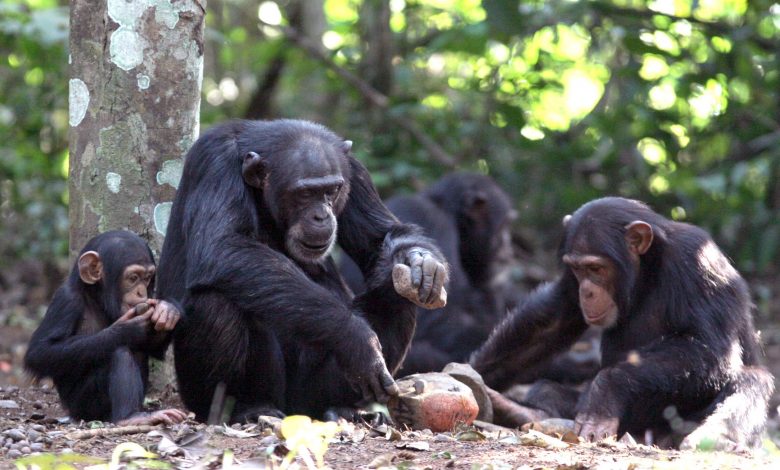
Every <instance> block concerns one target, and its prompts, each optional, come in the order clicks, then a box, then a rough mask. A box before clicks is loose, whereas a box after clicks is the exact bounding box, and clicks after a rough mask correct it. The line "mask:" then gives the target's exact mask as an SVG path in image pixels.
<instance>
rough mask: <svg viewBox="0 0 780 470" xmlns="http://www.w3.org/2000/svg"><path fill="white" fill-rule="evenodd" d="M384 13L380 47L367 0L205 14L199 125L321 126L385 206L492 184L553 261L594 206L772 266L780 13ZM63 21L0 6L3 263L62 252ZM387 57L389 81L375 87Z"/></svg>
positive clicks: (603, 1)
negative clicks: (348, 150) (459, 175)
mask: <svg viewBox="0 0 780 470" xmlns="http://www.w3.org/2000/svg"><path fill="white" fill-rule="evenodd" d="M383 3H385V2H372V4H373V5H377V4H383ZM386 3H387V5H388V6H389V10H390V12H389V27H388V31H389V36H388V35H385V36H382V35H381V34H372V28H376V26H375V25H374V26H372V22H371V21H370V20H371V19H372V16H371V15H372V13H370V12H371V10H370V9H367V8H366V5H364V2H363V1H360V0H326V1H324V9H323V11H324V17H318V16H317V15H313V14H312V13H311V12H312V11H313V10H307V9H306V8H303V9H301V5H308V6H309V7H311V6H312V5H315V6H316V5H317V3H316V2H305V1H299V0H289V1H284V2H282V1H278V2H274V1H270V0H266V1H262V2H260V3H259V4H258V3H257V2H252V1H249V0H230V1H227V0H214V1H210V2H209V5H208V8H209V14H208V16H207V26H208V28H207V35H206V36H207V41H206V48H205V50H206V60H205V63H206V70H205V73H204V89H203V93H204V100H203V105H202V120H203V127H208V126H209V125H210V124H212V123H215V122H218V121H221V120H223V119H226V118H230V117H242V116H245V115H247V114H248V113H251V114H252V115H260V116H264V117H281V116H285V117H302V118H310V119H315V120H318V121H321V122H323V123H325V124H326V125H328V126H329V127H331V128H333V129H335V130H336V131H338V132H340V133H341V134H343V135H345V136H348V137H349V138H350V139H352V140H354V141H355V147H354V149H355V152H356V154H357V155H358V157H359V158H361V159H362V160H363V161H364V162H365V163H366V164H367V165H368V166H369V169H370V170H371V172H372V175H373V176H374V178H375V182H376V183H377V185H378V186H379V188H380V190H381V191H382V193H383V194H384V195H389V194H390V193H393V192H397V191H408V190H413V189H416V188H418V187H420V186H421V185H423V184H425V183H427V182H428V181H430V180H432V179H434V178H436V177H438V176H440V175H441V174H442V173H444V172H446V171H449V170H451V169H456V168H457V169H468V170H475V171H481V172H483V173H488V174H491V175H492V176H494V177H495V178H496V179H497V180H499V182H500V183H502V185H503V186H504V187H506V188H507V189H508V190H509V191H510V192H511V193H512V194H513V196H514V198H515V201H516V204H517V207H518V209H519V210H520V214H521V219H520V221H519V223H520V224H522V225H523V227H528V228H530V230H532V232H526V233H531V234H532V235H534V239H535V241H536V240H538V244H539V245H540V246H543V247H545V248H552V245H553V243H555V240H556V239H557V237H556V236H555V234H556V233H557V231H558V229H559V221H560V218H561V216H562V215H564V214H565V213H567V212H570V211H572V210H574V209H576V208H577V207H578V206H579V205H581V204H582V203H584V202H585V201H587V200H589V199H591V198H594V197H599V196H602V195H607V194H617V195H623V196H629V197H634V198H639V199H643V200H646V201H648V202H650V203H651V204H652V205H653V206H654V207H655V208H656V209H657V210H659V211H660V212H662V213H663V214H665V215H667V216H670V217H674V218H675V219H678V220H685V221H690V222H694V223H697V224H700V225H703V226H704V227H706V228H707V229H709V230H710V231H711V232H712V233H713V235H714V236H715V238H716V239H717V241H718V242H719V243H720V244H721V245H722V246H723V247H724V248H725V250H726V251H727V252H728V253H729V254H730V255H731V256H732V257H733V258H734V259H735V260H736V261H737V263H738V265H739V267H740V269H742V270H743V271H745V272H746V273H748V274H772V273H775V272H776V269H777V263H774V262H773V261H774V260H776V259H777V256H778V253H777V250H778V245H780V131H779V130H778V129H780V113H778V109H780V53H778V51H780V8H778V6H777V4H776V2H774V1H773V0H757V1H751V2H747V1H745V0H720V1H709V2H693V1H683V0H675V1H671V2H657V1H644V0H639V1H630V2H629V1H626V0H595V1H570V0H553V1H540V0H527V1H519V0H484V1H482V2H480V1H478V0H458V1H442V0H405V1H404V0H392V1H390V0H388V2H386ZM29 5H34V6H29ZM55 7H56V4H55V2H53V1H43V0H41V1H38V2H35V3H33V4H30V3H28V5H27V6H25V7H22V6H21V4H19V3H10V4H9V3H4V4H3V5H2V7H0V8H2V9H3V14H2V15H0V18H2V20H1V21H0V33H1V34H2V36H0V41H2V42H0V48H2V49H3V52H4V53H5V54H0V57H6V56H7V60H6V61H5V62H3V63H2V64H0V86H1V87H2V89H1V90H0V91H2V93H3V96H4V100H3V104H2V105H0V129H2V130H3V133H4V134H7V137H6V138H3V139H2V140H1V141H0V145H2V146H3V148H2V151H3V154H4V156H5V157H4V158H3V160H2V161H1V162H0V180H2V181H3V186H2V188H3V211H4V212H3V214H4V218H3V219H2V220H3V224H4V228H5V224H6V223H8V222H7V220H8V218H7V216H8V214H12V215H14V216H15V217H17V221H16V225H15V227H19V229H20V230H25V229H26V230H28V232H27V233H25V234H24V236H23V237H13V241H10V242H9V241H8V240H7V238H8V237H4V238H6V240H4V241H3V242H2V243H3V245H2V249H3V251H4V252H5V253H6V254H7V253H9V252H22V253H46V252H47V251H46V250H48V252H56V253H62V247H63V246H64V232H63V231H62V228H63V224H62V223H61V220H62V217H63V216H64V206H63V204H64V202H65V201H64V199H63V191H64V186H63V183H62V181H63V180H62V178H63V167H64V166H66V163H64V161H65V160H66V158H67V157H66V154H65V148H66V145H65V131H66V130H67V127H66V126H67V111H66V109H65V96H66V93H65V91H66V81H67V80H66V77H67V73H66V72H65V70H66V64H67V60H66V55H65V50H64V43H63V40H62V37H61V35H58V34H59V33H58V32H59V31H61V29H60V27H59V26H57V25H58V24H60V23H58V22H57V21H58V20H61V19H62V18H65V17H66V15H65V14H64V13H63V12H62V11H61V10H58V9H55V10H51V9H50V8H55ZM296 11H302V12H303V13H296ZM374 11H376V8H375V7H374ZM307 12H308V13H307ZM374 14H375V13H374ZM258 18H260V19H261V20H262V23H261V22H260V21H259V20H258ZM302 18H303V19H302ZM312 24H315V27H313V28H312V27H311V25H312ZM275 25H282V26H292V27H294V28H296V29H297V30H298V31H299V32H301V33H302V34H304V35H308V37H309V39H311V40H313V41H315V42H316V43H318V44H320V45H321V47H322V51H323V52H324V54H325V55H326V56H327V57H328V58H329V60H331V61H332V63H333V64H335V67H338V68H341V69H343V70H346V71H349V72H352V73H353V74H356V75H357V76H358V77H361V79H362V80H363V81H365V82H366V83H367V84H368V85H372V86H374V87H376V88H378V89H379V90H380V91H381V92H382V93H384V94H385V95H387V97H388V103H389V104H388V106H387V108H385V109H378V108H376V107H373V106H371V105H370V104H369V101H368V100H367V99H366V97H365V96H364V95H363V94H362V93H361V92H360V91H359V90H358V89H357V88H356V87H355V86H354V84H350V83H347V82H346V81H345V80H344V79H343V78H342V77H341V75H340V74H339V73H338V71H337V70H335V69H334V66H333V65H331V66H325V65H323V63H322V61H320V60H317V59H315V58H314V57H312V55H311V54H309V53H307V52H305V51H304V50H302V49H301V48H300V47H299V46H297V45H296V44H295V43H294V41H291V40H288V39H286V38H285V36H284V32H283V31H280V30H279V29H278V28H277V27H275ZM318 28H319V29H318ZM374 32H375V31H374ZM39 33H46V34H39ZM381 37H389V38H390V43H391V44H390V46H391V47H390V48H389V49H390V50H392V53H391V54H387V55H383V54H381V51H382V50H384V49H382V48H381V47H379V46H380V45H379V44H376V43H375V42H376V41H377V38H381ZM372 41H374V42H372ZM377 51H379V52H377ZM383 63H384V64H390V67H389V70H391V71H392V72H391V77H389V80H388V77H372V76H371V75H372V70H373V68H374V67H376V66H377V64H379V65H381V64H383ZM258 90H264V91H265V92H266V94H258V95H257V96H255V94H256V93H258ZM255 98H258V99H260V101H259V102H258V101H257V100H255ZM399 122H403V123H411V125H412V126H413V127H416V128H417V129H419V130H421V131H422V132H423V133H424V134H425V135H426V136H428V137H430V138H431V139H432V141H433V142H435V143H438V144H439V145H440V146H441V147H442V149H443V150H444V151H445V152H446V153H448V154H449V155H451V156H452V157H453V160H454V164H453V165H452V166H451V167H448V166H446V165H443V164H442V162H441V159H438V160H437V159H435V158H433V157H432V151H431V147H430V145H429V144H425V143H422V142H421V141H420V140H419V139H418V138H416V137H414V136H413V135H412V134H411V133H410V132H409V130H408V126H400V125H398V123H399ZM9 181H10V183H9ZM36 204H39V205H36ZM36 207H37V209H36ZM30 211H32V213H31V212H30ZM35 211H38V212H35ZM22 220H25V221H27V223H26V224H25V223H21V221H22ZM55 240H59V241H60V242H61V245H60V246H58V247H54V246H53V244H52V242H54V241H55ZM9 243H10V245H9ZM6 245H8V246H6Z"/></svg>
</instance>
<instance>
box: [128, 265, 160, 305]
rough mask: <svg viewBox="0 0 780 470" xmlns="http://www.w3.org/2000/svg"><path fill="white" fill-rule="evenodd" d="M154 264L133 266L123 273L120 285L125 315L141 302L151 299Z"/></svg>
mask: <svg viewBox="0 0 780 470" xmlns="http://www.w3.org/2000/svg"><path fill="white" fill-rule="evenodd" d="M154 272H155V267H154V265H153V264H149V265H140V264H131V265H130V266H127V267H126V268H125V270H124V272H123V273H122V281H121V284H120V289H121V294H122V310H121V313H125V312H127V311H128V310H130V309H131V308H133V307H135V306H136V305H137V304H139V303H141V302H145V301H146V300H148V299H149V285H150V284H151V282H152V279H154Z"/></svg>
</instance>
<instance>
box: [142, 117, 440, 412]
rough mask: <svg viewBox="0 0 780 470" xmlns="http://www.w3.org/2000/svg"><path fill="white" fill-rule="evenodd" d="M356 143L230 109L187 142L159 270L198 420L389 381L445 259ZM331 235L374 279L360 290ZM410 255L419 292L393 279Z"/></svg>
mask: <svg viewBox="0 0 780 470" xmlns="http://www.w3.org/2000/svg"><path fill="white" fill-rule="evenodd" d="M351 145H352V143H351V142H349V141H345V140H343V139H341V138H339V137H338V136H336V135H335V134H334V133H333V132H331V131H330V130H328V129H326V128H325V127H323V126H320V125H317V124H314V123H310V122H306V121H297V120H278V121H232V122H228V123H225V124H222V125H219V126H216V127H214V128H212V129H210V130H209V131H208V132H206V133H205V134H203V135H202V136H201V137H200V138H199V139H198V141H197V142H195V144H194V145H193V147H192V148H191V149H190V151H189V153H188V154H187V157H186V162H185V164H184V173H183V175H182V180H181V183H180V185H179V189H178V192H177V194H176V199H175V201H174V203H173V208H172V209H171V219H170V222H169V224H168V233H167V236H166V238H165V245H164V246H163V252H162V257H161V259H160V271H159V277H158V282H159V287H160V296H161V298H171V299H176V300H179V301H181V302H182V304H183V307H184V311H185V315H184V318H185V320H184V321H183V322H182V324H181V325H180V327H179V328H177V331H176V333H175V338H174V351H175V357H176V372H177V376H178V380H179V390H180V392H181V395H182V398H183V400H184V403H185V404H186V405H187V406H188V407H189V408H190V409H191V410H193V411H194V412H195V414H196V415H197V417H198V419H201V420H206V419H208V420H209V421H218V420H221V419H225V416H224V415H228V414H229V415H228V416H227V418H226V419H228V420H230V421H241V420H245V419H254V418H256V416H258V415H262V414H266V415H268V414H270V415H277V416H279V415H282V414H284V413H307V414H312V415H316V416H317V415H318V416H321V415H323V413H324V412H325V411H327V409H328V408H337V407H338V408H340V407H350V406H352V405H355V404H356V403H357V402H359V401H360V400H361V398H364V399H369V400H379V401H386V400H387V399H388V395H389V394H397V393H398V386H397V385H396V384H395V382H394V380H393V378H392V375H391V372H395V371H396V370H397V368H398V366H399V364H400V363H401V361H402V360H403V357H404V355H405V354H406V351H407V349H408V347H409V342H410V340H411V338H412V334H413V333H414V327H415V321H416V308H415V304H417V305H421V306H429V307H432V306H434V305H436V304H437V301H439V299H440V297H443V294H444V290H443V286H444V284H445V283H446V281H447V278H448V273H447V266H446V262H445V260H444V257H443V256H442V255H441V254H440V253H439V250H438V248H437V247H436V246H435V244H434V243H432V242H431V241H430V240H428V239H427V238H425V237H424V236H422V235H420V230H419V228H417V227H415V226H412V225H406V224H402V223H400V222H399V221H398V219H396V218H395V217H393V215H392V214H391V213H390V212H389V211H388V210H387V208H385V206H384V204H382V201H381V200H380V198H379V195H378V194H377V192H376V189H375V188H374V186H373V184H372V183H371V178H370V176H369V174H368V172H367V171H366V169H365V167H363V165H362V164H360V162H358V161H357V160H356V159H355V158H354V157H352V156H351V155H350V148H351ZM337 241H338V243H339V245H340V246H341V248H342V249H344V250H345V251H346V252H347V253H348V254H349V256H351V257H352V259H354V260H355V261H356V262H357V264H358V266H359V267H360V269H361V270H362V272H363V274H364V275H365V277H366V279H367V280H368V282H367V285H368V289H367V290H366V292H365V293H363V294H361V295H359V296H357V297H356V298H354V299H353V298H352V293H351V292H350V291H349V289H348V288H347V287H346V286H345V284H344V282H343V280H342V278H341V276H340V275H339V273H338V271H337V269H336V267H335V265H334V263H333V260H332V259H331V258H330V257H329V255H328V254H329V252H330V251H331V249H332V247H333V246H334V244H335V243H336V242H337ZM407 268H408V269H410V270H411V285H412V286H413V287H414V292H411V291H408V290H404V289H399V290H398V291H396V287H395V286H396V284H395V283H394V279H393V274H394V272H402V271H403V270H405V269H407ZM407 286H408V284H407ZM228 398H232V400H228ZM231 402H232V406H231ZM228 412H229V413H228Z"/></svg>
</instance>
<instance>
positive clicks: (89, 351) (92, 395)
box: [24, 230, 167, 421]
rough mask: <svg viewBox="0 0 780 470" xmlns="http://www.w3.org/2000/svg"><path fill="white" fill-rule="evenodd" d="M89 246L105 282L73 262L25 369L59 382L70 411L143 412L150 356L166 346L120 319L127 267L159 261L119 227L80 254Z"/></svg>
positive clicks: (114, 415) (94, 416)
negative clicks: (86, 277)
mask: <svg viewBox="0 0 780 470" xmlns="http://www.w3.org/2000/svg"><path fill="white" fill-rule="evenodd" d="M87 251H96V252H97V253H98V254H99V255H100V258H101V260H102V261H103V269H104V279H103V281H100V282H98V283H96V284H92V285H90V284H86V283H84V282H83V281H82V280H81V278H80V277H79V269H78V262H76V263H75V264H74V266H73V269H72V270H71V272H70V275H69V276H68V279H67V280H66V281H65V283H64V284H63V285H62V286H61V287H60V288H59V289H57V292H56V293H55V294H54V298H53V299H52V301H51V303H50V305H49V308H48V310H47V311H46V315H45V316H44V318H43V320H42V321H41V324H40V326H38V329H37V330H35V333H33V336H32V339H30V344H29V346H28V349H27V354H26V355H25V360H24V361H25V367H26V368H27V370H28V371H30V372H31V373H32V374H33V375H34V376H35V377H37V378H42V377H51V378H52V379H53V380H54V385H55V386H56V388H57V392H58V393H59V396H60V400H61V401H62V403H63V405H64V407H65V408H66V409H67V410H68V413H69V414H70V416H71V417H73V418H75V419H84V420H103V421H119V420H121V419H124V418H127V417H128V416H130V415H131V414H132V413H134V412H137V411H140V410H141V406H142V404H143V397H144V392H145V387H146V381H147V376H148V361H147V359H148V356H149V355H150V354H151V355H154V356H157V357H160V356H161V355H162V354H163V351H164V349H165V347H166V346H167V342H166V341H165V340H162V341H160V340H159V338H158V337H153V336H151V335H148V334H147V332H146V331H145V330H143V329H140V328H138V327H136V326H135V325H132V324H128V323H124V324H115V323H114V322H115V321H116V320H117V319H118V318H119V317H120V316H121V315H122V313H123V312H121V311H120V310H121V301H122V292H121V278H122V274H123V272H124V269H125V268H126V267H127V266H130V265H132V264H141V265H148V264H153V262H154V260H153V258H152V252H151V251H150V250H149V247H148V246H147V245H146V242H144V241H143V240H142V239H141V238H140V237H138V236H137V235H135V234H133V233H130V232H125V231H119V230H117V231H111V232H106V233H103V234H101V235H98V236H96V237H94V238H92V239H91V240H90V241H89V242H87V244H86V246H85V247H84V249H83V250H81V253H80V254H83V253H85V252H87ZM153 282H154V281H152V284H151V285H150V286H149V292H150V293H151V291H152V290H153V289H154V284H153Z"/></svg>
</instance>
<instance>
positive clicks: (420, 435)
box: [0, 271, 780, 470]
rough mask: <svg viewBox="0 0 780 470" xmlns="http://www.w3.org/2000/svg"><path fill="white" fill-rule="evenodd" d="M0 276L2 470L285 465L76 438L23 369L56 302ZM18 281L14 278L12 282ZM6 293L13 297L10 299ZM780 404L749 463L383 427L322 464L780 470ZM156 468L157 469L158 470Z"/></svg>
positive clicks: (210, 451)
mask: <svg viewBox="0 0 780 470" xmlns="http://www.w3.org/2000/svg"><path fill="white" fill-rule="evenodd" d="M2 274H4V275H6V278H5V279H4V281H6V282H0V469H5V468H15V467H14V460H15V459H16V458H18V457H19V456H26V458H30V457H32V458H33V459H36V458H37V460H35V461H34V463H35V464H37V465H39V467H40V468H55V465H54V463H55V462H54V461H52V460H49V461H46V462H44V461H43V460H41V459H42V457H41V455H45V454H48V453H52V454H54V455H58V456H59V457H58V459H60V461H64V460H68V459H70V461H73V460H75V459H77V457H74V455H86V456H91V457H95V458H97V459H98V460H94V461H90V462H80V463H73V464H72V465H74V466H75V467H76V468H86V467H89V466H90V465H95V464H100V463H106V462H108V460H110V459H111V457H112V453H114V452H115V451H117V446H119V445H120V444H122V443H126V442H133V443H137V444H140V446H142V447H143V448H144V449H146V450H149V451H151V452H154V453H156V454H157V456H158V457H155V458H157V459H159V460H156V461H154V462H152V463H149V462H146V463H143V462H142V461H141V460H135V462H136V464H137V466H136V467H128V466H127V464H122V463H120V465H119V466H117V467H113V468H203V469H217V468H228V466H229V464H231V463H232V466H230V468H283V463H282V458H283V457H284V455H286V454H287V451H288V450H289V449H288V448H287V447H286V445H289V442H285V441H284V440H281V439H280V438H279V437H277V433H278V429H277V431H276V432H275V431H274V430H273V429H272V428H271V427H270V426H269V427H263V426H261V425H252V426H244V427H237V428H236V429H233V428H230V429H226V428H223V427H219V426H205V425H201V424H197V423H195V422H194V421H188V422H186V423H184V424H181V425H177V426H174V427H172V428H168V429H162V428H158V429H155V430H151V432H150V430H149V429H135V430H134V431H135V432H134V433H132V434H122V435H112V434H109V432H110V431H106V429H110V427H109V428H104V429H103V430H99V431H92V432H93V433H97V435H93V436H91V437H87V438H80V437H79V436H77V435H75V434H74V433H76V432H78V431H85V430H90V429H93V428H95V427H96V426H102V424H101V423H71V422H69V420H67V417H66V413H65V412H64V410H63V409H62V408H61V407H60V406H59V403H58V399H57V394H56V392H55V391H54V390H52V389H51V388H50V386H48V384H46V383H44V384H40V385H37V386H31V385H30V384H29V381H28V380H27V378H26V377H25V375H24V372H23V370H22V367H21V364H22V357H23V355H24V351H25V348H26V344H27V341H28V339H29V335H30V333H31V331H32V329H33V328H34V327H35V325H36V323H37V320H36V318H39V317H40V315H41V314H42V309H43V308H45V306H44V304H43V302H45V300H42V299H47V298H50V296H51V294H52V292H42V291H40V289H37V290H36V289H30V290H25V289H20V288H19V285H20V283H18V282H16V279H9V271H6V272H4V273H2ZM14 275H15V274H14V271H10V276H14ZM6 286H11V287H12V288H10V289H9V288H6V289H4V287H6ZM14 286H15V287H14ZM55 287H56V286H55ZM39 291H40V292H39ZM12 297H13V298H12ZM778 317H780V316H777V315H775V316H774V318H778ZM759 323H760V321H759ZM760 326H761V327H762V328H761V329H762V338H763V341H764V345H765V351H766V354H767V358H766V364H767V365H768V366H769V367H770V368H771V369H772V372H773V373H774V374H775V376H776V377H780V327H779V326H774V325H772V324H766V325H760ZM778 385H780V383H778ZM778 388H780V386H779V387H778ZM778 404H780V392H777V393H776V394H775V397H774V399H773V403H772V406H771V408H770V423H769V438H768V439H767V440H766V445H765V446H764V449H761V450H758V451H755V452H753V453H752V454H747V453H743V454H727V453H722V452H701V451H700V452H681V451H668V450H660V449H657V448H654V447H648V446H644V445H636V444H633V445H632V444H625V443H614V442H603V443H598V444H565V443H563V442H562V441H560V440H557V439H552V440H547V441H539V440H538V439H537V440H536V442H531V443H529V442H527V441H526V439H527V438H528V436H524V435H521V433H516V432H512V431H510V430H503V431H496V430H489V429H485V428H469V429H461V430H459V431H458V432H453V433H440V434H434V433H431V432H430V431H428V432H418V431H403V432H389V431H388V429H387V426H386V425H379V426H377V425H376V424H374V425H369V424H366V423H362V424H351V423H342V426H341V430H340V431H339V433H338V434H336V435H335V436H334V437H333V438H332V439H330V440H329V441H328V447H327V452H326V453H325V458H324V459H325V460H324V462H325V465H326V466H327V467H330V468H332V469H365V468H382V467H389V468H398V469H412V468H419V469H425V468H431V469H439V468H460V469H485V470H488V469H490V470H493V469H546V468H551V469H561V470H563V469H626V470H630V469H646V468H647V469H650V468H675V469H689V468H695V469H696V470H704V469H723V468H739V469H752V468H762V469H763V468H766V469H770V468H775V469H780V451H778V450H777V447H776V446H775V444H776V443H778V444H780V422H779V421H778V417H777V406H778ZM150 406H151V407H152V408H159V407H163V406H164V407H171V406H181V404H180V403H179V402H178V398H177V397H176V395H175V394H172V393H164V394H161V395H160V396H158V397H157V399H156V401H153V402H152V403H150ZM161 432H162V433H164V434H165V437H163V435H162V434H161ZM773 441H774V442H773ZM541 445H546V446H547V447H540V446H541ZM550 446H555V447H550ZM558 447H560V448H558ZM120 449H121V447H120ZM130 450H132V449H130ZM127 455H130V454H125V456H126V457H127ZM36 456H37V457H36ZM147 457H148V456H147ZM125 460H127V458H125ZM155 463H156V464H157V466H156V467H153V465H154V464H155ZM160 464H162V465H167V466H160ZM296 464H297V465H298V468H307V464H306V459H304V458H303V457H301V456H300V455H299V456H298V457H297V458H296V459H295V460H294V462H293V467H291V468H294V465H296ZM47 465H48V466H47ZM21 468H32V467H21ZM71 468H72V467H71ZM105 468H108V467H105Z"/></svg>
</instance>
